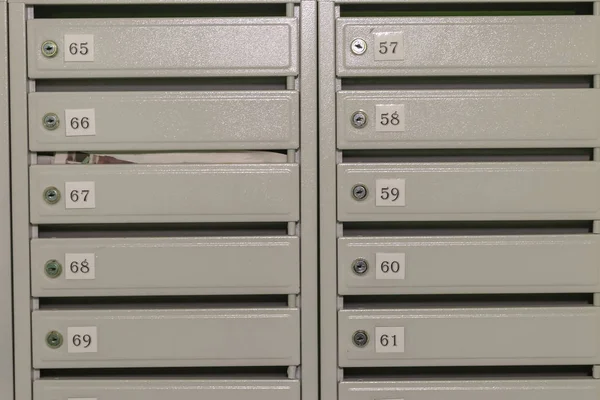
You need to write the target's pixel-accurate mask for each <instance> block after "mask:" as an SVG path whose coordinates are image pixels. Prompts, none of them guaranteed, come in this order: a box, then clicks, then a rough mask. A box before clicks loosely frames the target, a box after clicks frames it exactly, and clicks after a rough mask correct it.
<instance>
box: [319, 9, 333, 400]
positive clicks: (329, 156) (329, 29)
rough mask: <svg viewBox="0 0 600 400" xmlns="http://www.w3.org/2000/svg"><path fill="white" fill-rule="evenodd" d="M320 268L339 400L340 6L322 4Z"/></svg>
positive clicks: (328, 394) (328, 366)
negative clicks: (337, 44) (337, 31)
mask: <svg viewBox="0 0 600 400" xmlns="http://www.w3.org/2000/svg"><path fill="white" fill-rule="evenodd" d="M318 6H319V24H318V26H319V188H320V191H319V212H320V216H319V222H320V225H319V235H320V236H319V244H320V253H319V265H320V274H319V276H320V284H319V288H320V312H321V315H320V323H321V325H320V334H321V342H320V356H321V399H322V400H336V399H337V397H338V394H337V390H338V373H337V371H338V361H337V360H338V357H337V349H338V343H337V341H338V338H337V335H338V332H337V303H338V300H337V299H338V296H337V257H336V253H337V251H336V248H337V240H336V239H337V235H336V232H337V216H336V210H337V206H336V203H337V199H336V193H337V191H336V186H337V178H336V175H337V173H336V168H337V167H336V164H337V156H336V128H335V127H336V107H335V103H336V89H337V86H338V85H337V80H336V72H335V71H336V60H335V54H336V53H335V18H336V9H337V5H336V3H335V2H333V1H319V3H318Z"/></svg>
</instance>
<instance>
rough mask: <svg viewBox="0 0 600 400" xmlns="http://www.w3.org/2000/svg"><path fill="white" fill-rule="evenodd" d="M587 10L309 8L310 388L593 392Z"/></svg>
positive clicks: (441, 393)
mask: <svg viewBox="0 0 600 400" xmlns="http://www.w3.org/2000/svg"><path fill="white" fill-rule="evenodd" d="M599 10H600V3H598V2H583V3H581V2H579V3H578V2H573V1H565V2H560V3H559V2H537V1H524V2H509V1H503V0H500V1H496V2H486V1H477V0H463V1H446V0H437V1H433V2H430V1H419V0H408V1H396V0H383V1H374V0H322V1H319V27H320V38H319V57H320V62H319V66H320V67H319V75H320V76H319V82H320V91H319V93H320V94H319V97H320V114H319V121H320V129H319V135H320V136H319V138H320V150H319V151H320V165H319V167H320V171H319V174H320V185H321V188H327V190H321V191H320V211H321V212H320V232H321V236H320V250H321V252H320V265H321V269H320V278H321V280H320V284H321V286H320V292H321V333H322V337H321V348H320V350H321V398H322V399H327V400H330V399H337V400H390V399H402V400H441V399H444V400H448V399H456V400H458V399H460V400H471V399H472V400H476V399H477V400H481V399H486V400H490V399H493V400H509V399H510V400H515V399H518V400H533V399H541V398H543V399H557V400H558V399H562V398H564V397H569V398H572V399H574V400H575V399H577V400H591V399H597V398H598V397H599V396H600V379H599V378H600V367H599V365H600V307H599V306H600V294H599V293H600V291H599V284H600V281H599V278H600V253H599V252H600V247H599V246H600V243H599V242H598V233H599V232H600V224H599V223H598V220H599V219H600V214H599V212H600V183H599V182H600V179H599V178H600V176H599V173H600V169H599V165H600V164H599V161H600V141H599V140H600V130H599V129H598V125H599V121H598V115H599V114H598V112H597V109H598V107H597V106H598V104H599V101H600V91H599V90H597V89H598V87H600V78H599V76H600V64H599V63H600V59H599V58H598V57H599V54H600V53H599V50H600V28H599V27H600V19H599V18H600V17H599V16H598V14H599Z"/></svg>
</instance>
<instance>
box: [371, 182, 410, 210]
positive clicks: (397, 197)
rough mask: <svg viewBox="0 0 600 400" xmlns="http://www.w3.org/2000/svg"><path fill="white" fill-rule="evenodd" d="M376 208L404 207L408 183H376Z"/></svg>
mask: <svg viewBox="0 0 600 400" xmlns="http://www.w3.org/2000/svg"><path fill="white" fill-rule="evenodd" d="M375 196H376V197H375V206H376V207H404V206H405V205H406V181H405V180H404V179H377V180H376V181H375Z"/></svg>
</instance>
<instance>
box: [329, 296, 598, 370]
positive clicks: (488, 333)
mask: <svg viewBox="0 0 600 400" xmlns="http://www.w3.org/2000/svg"><path fill="white" fill-rule="evenodd" d="M338 323H339V349H338V351H339V353H338V354H339V363H340V366H341V367H359V366H443V365H457V366H458V365H544V364H545V365H554V364H563V365H580V364H585V365H591V364H598V363H600V308H599V307H594V306H583V307H550V308H541V307H536V308H524V307H523V308H521V307H518V308H458V309H457V308H439V309H427V308H420V309H419V308H417V309H388V310H379V309H378V310H371V309H367V310H342V311H340V312H339V321H338ZM381 327H400V328H404V335H403V336H404V338H403V340H402V338H401V337H398V338H397V345H398V346H401V345H403V346H404V352H376V344H377V343H379V338H378V337H376V335H375V330H376V328H381ZM357 330H364V331H366V332H367V334H368V335H369V337H370V340H369V343H368V344H367V345H366V346H365V347H363V348H359V347H356V346H355V345H354V344H353V343H352V336H353V333H354V332H355V331H357ZM380 337H381V336H380Z"/></svg>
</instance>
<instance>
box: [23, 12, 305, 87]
mask: <svg viewBox="0 0 600 400" xmlns="http://www.w3.org/2000/svg"><path fill="white" fill-rule="evenodd" d="M297 25H298V21H297V19H296V18H284V17H281V18H173V19H168V18H165V19H151V18H148V19H64V20H51V19H40V20H32V21H28V23H27V50H28V61H29V62H28V68H29V69H28V70H29V77H30V78H81V77H121V78H124V77H143V76H146V77H148V76H171V77H177V76H288V75H296V74H297V73H298V65H297V64H298V26H297ZM65 34H86V35H94V47H95V50H94V52H95V54H94V60H93V61H91V62H65V61H64V57H63V52H64V51H65V47H66V46H65V43H64V35H65ZM150 38H152V41H150ZM46 40H54V41H55V42H56V43H57V44H58V46H59V54H58V55H57V56H56V57H53V58H46V57H44V56H42V54H41V52H40V46H41V45H42V43H43V42H44V41H46Z"/></svg>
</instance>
